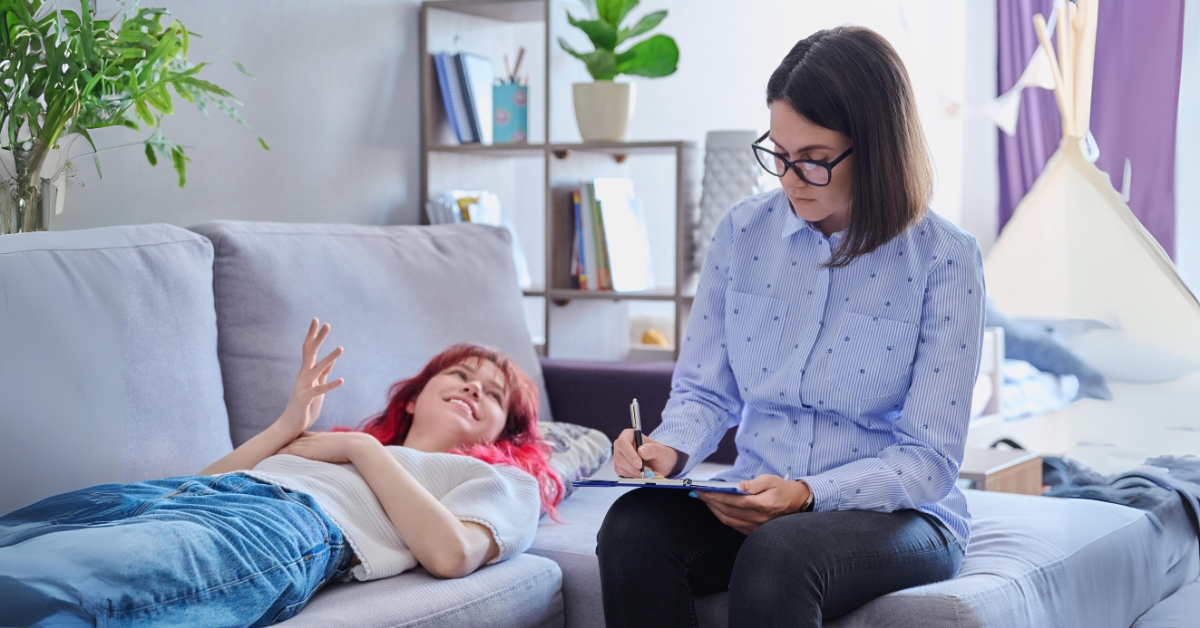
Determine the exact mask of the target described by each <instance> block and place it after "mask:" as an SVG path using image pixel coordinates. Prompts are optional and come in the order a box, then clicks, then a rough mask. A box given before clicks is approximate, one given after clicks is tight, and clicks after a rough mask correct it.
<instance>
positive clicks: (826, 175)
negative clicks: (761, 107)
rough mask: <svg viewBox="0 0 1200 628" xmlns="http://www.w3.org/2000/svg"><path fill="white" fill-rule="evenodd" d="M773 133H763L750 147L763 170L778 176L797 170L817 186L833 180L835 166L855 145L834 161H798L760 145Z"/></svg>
mask: <svg viewBox="0 0 1200 628" xmlns="http://www.w3.org/2000/svg"><path fill="white" fill-rule="evenodd" d="M770 134H771V132H770V131H767V132H766V133H763V134H762V137H760V138H758V139H757V140H755V141H754V143H753V144H751V145H750V148H753V149H754V157H755V158H756V159H758V165H760V166H762V167H763V170H766V171H767V172H769V173H771V174H773V175H775V176H777V177H782V176H783V175H785V174H787V171H788V168H791V169H792V170H793V171H795V173H796V176H798V177H800V179H801V180H802V181H804V182H805V183H807V184H809V185H815V186H817V187H825V186H826V185H829V182H830V181H832V180H833V167H834V166H836V165H838V164H840V163H842V160H843V159H845V158H846V157H848V156H849V155H850V153H852V152H854V147H853V146H851V147H850V148H847V149H846V152H844V153H842V154H841V155H838V157H837V159H834V160H833V161H815V160H812V159H797V160H796V161H788V158H787V157H785V156H783V155H780V154H779V153H776V152H774V151H771V150H767V147H765V146H760V144H761V143H762V141H763V140H765V139H767V136H769V135H770Z"/></svg>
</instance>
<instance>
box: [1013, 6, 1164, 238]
mask: <svg viewBox="0 0 1200 628" xmlns="http://www.w3.org/2000/svg"><path fill="white" fill-rule="evenodd" d="M1099 6H1100V15H1099V18H1098V19H1097V22H1098V25H1097V33H1096V61H1095V70H1094V79H1093V82H1092V115H1091V129H1092V135H1093V136H1094V137H1095V138H1096V144H1097V145H1098V146H1099V147H1100V159H1099V160H1098V161H1097V162H1096V165H1097V166H1098V167H1099V168H1100V169H1101V170H1102V171H1104V172H1106V173H1108V175H1109V178H1110V179H1111V180H1112V182H1113V186H1114V187H1116V188H1118V189H1119V188H1120V187H1121V181H1122V177H1123V176H1124V171H1125V159H1126V158H1128V159H1129V161H1130V165H1131V171H1132V175H1133V176H1132V185H1131V192H1132V194H1131V197H1130V199H1129V207H1130V209H1131V210H1133V213H1134V215H1136V216H1137V217H1138V219H1139V220H1141V221H1142V224H1143V225H1145V226H1146V229H1147V230H1148V231H1149V232H1150V233H1151V234H1152V235H1154V237H1155V238H1156V239H1157V240H1158V242H1159V244H1161V245H1162V247H1163V248H1164V249H1165V250H1166V251H1167V253H1168V254H1170V255H1171V256H1172V257H1174V253H1175V121H1176V114H1177V111H1176V109H1177V108H1178V104H1179V76H1180V69H1181V66H1182V59H1183V0H1155V1H1154V2H1137V1H1135V0H1102V1H1101V2H1100V3H1099ZM1053 7H1054V2H1053V0H998V2H997V10H998V11H999V15H998V18H999V19H998V29H999V32H998V45H999V50H998V51H997V52H998V64H999V66H998V70H999V71H998V73H997V79H998V83H999V85H998V87H999V89H1000V93H1003V92H1005V91H1008V89H1010V88H1011V87H1012V86H1013V84H1014V83H1016V80H1017V78H1019V77H1020V76H1021V72H1022V71H1024V70H1025V66H1026V65H1027V64H1028V63H1029V59H1030V58H1032V56H1033V53H1034V52H1035V51H1036V50H1037V46H1038V43H1037V37H1036V36H1035V35H1034V33H1033V21H1032V18H1033V14H1034V13H1041V14H1042V15H1046V16H1049V15H1050V12H1051V11H1052V10H1053ZM997 132H998V133H1000V159H999V162H1000V228H1001V229H1003V228H1004V225H1005V224H1006V223H1007V222H1008V219H1009V218H1010V217H1012V213H1013V210H1014V209H1016V206H1017V204H1018V203H1020V202H1021V199H1022V198H1024V196H1025V194H1026V192H1028V191H1029V188H1030V187H1032V186H1033V182H1034V181H1035V180H1036V179H1037V177H1038V175H1039V174H1041V172H1042V168H1043V167H1044V166H1045V165H1046V160H1047V159H1049V158H1050V155H1052V154H1053V153H1054V151H1055V149H1057V148H1058V143H1059V140H1060V138H1061V137H1062V123H1061V120H1060V118H1059V114H1058V106H1057V104H1056V103H1055V101H1054V93H1053V92H1051V91H1050V90H1044V89H1040V88H1036V87H1035V88H1029V89H1026V90H1025V91H1024V93H1023V94H1022V96H1021V115H1020V118H1019V119H1018V122H1017V133H1016V135H1015V136H1013V137H1008V136H1007V135H1005V134H1004V133H1003V132H1002V131H997Z"/></svg>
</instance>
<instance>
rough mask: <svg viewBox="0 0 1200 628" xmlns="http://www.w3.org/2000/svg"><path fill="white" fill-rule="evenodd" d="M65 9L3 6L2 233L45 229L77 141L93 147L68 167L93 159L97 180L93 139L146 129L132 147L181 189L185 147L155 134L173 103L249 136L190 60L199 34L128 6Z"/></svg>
mask: <svg viewBox="0 0 1200 628" xmlns="http://www.w3.org/2000/svg"><path fill="white" fill-rule="evenodd" d="M71 4H72V3H71V2H69V0H0V53H2V54H0V157H7V158H8V159H4V160H3V161H5V162H8V161H10V160H11V170H9V168H10V166H9V163H4V164H3V171H0V179H3V180H2V181H0V234H5V233H18V232H23V231H38V230H44V229H46V228H47V212H46V211H45V210H44V209H43V206H42V205H43V197H44V195H43V189H44V188H46V187H47V186H48V185H52V182H53V181H55V180H59V177H60V176H62V174H63V173H64V171H65V169H66V168H68V167H69V164H70V161H69V160H70V158H71V155H69V149H70V146H71V145H72V142H73V140H74V139H76V138H83V139H84V140H85V141H86V142H87V144H88V145H89V146H90V147H91V152H90V153H85V154H84V155H76V156H74V158H76V159H77V158H79V157H81V156H86V155H87V154H91V155H92V157H93V159H94V160H95V163H96V168H97V171H98V172H101V171H100V162H99V160H98V158H97V157H96V153H97V152H98V151H97V149H96V144H95V142H94V141H93V140H92V137H91V135H90V133H89V131H91V130H95V129H101V128H106V127H116V126H123V127H127V128H129V129H131V130H133V131H142V130H143V129H146V130H148V131H149V135H148V136H147V137H145V139H143V140H141V141H140V142H136V144H141V145H142V146H143V147H144V150H145V154H146V159H147V160H148V161H149V162H150V164H151V165H157V163H158V160H159V158H162V159H166V160H170V162H171V165H172V167H173V168H174V170H175V173H176V175H177V177H178V180H179V185H180V187H183V185H184V184H185V183H186V182H187V163H188V161H190V160H189V158H188V157H187V154H186V152H185V147H183V146H181V145H179V144H176V143H174V142H172V141H170V140H168V139H167V138H165V137H164V136H163V133H162V120H163V117H164V116H168V115H172V114H174V112H175V97H178V98H180V99H182V100H183V101H184V102H187V103H190V104H192V105H194V106H196V107H198V108H199V109H200V110H201V111H202V112H204V113H205V114H206V115H207V113H208V110H209V108H210V107H216V108H217V109H219V110H220V111H222V112H224V113H225V114H226V115H228V116H230V117H231V118H233V119H234V120H236V121H237V122H239V123H240V124H242V125H245V126H247V128H249V125H246V122H245V121H244V120H242V118H241V116H239V115H238V113H237V110H236V107H237V106H239V105H241V103H240V102H238V100H237V99H236V98H234V96H233V94H231V93H229V92H228V91H227V90H225V89H224V88H222V87H220V86H218V85H215V84H213V83H211V82H209V81H206V80H204V79H203V78H200V76H199V75H200V73H201V72H202V71H203V69H204V68H205V66H206V65H207V64H206V63H191V62H189V61H188V51H189V48H190V46H191V44H192V40H193V39H196V38H199V35H197V34H196V33H192V32H190V31H188V29H187V28H186V27H185V26H184V25H183V24H182V23H181V22H180V21H179V20H177V19H175V18H174V17H173V16H172V15H171V13H170V12H169V11H168V10H167V9H163V8H151V7H141V6H139V5H138V3H137V1H136V0H135V1H134V2H131V3H128V4H127V3H121V4H120V5H119V6H117V7H116V8H115V9H114V10H112V11H111V12H110V14H108V15H101V14H100V13H99V9H98V7H97V0H79V2H78V3H77V4H75V7H77V8H75V7H71V6H70V5H71ZM64 7H66V8H64ZM233 63H234V65H235V66H237V68H238V69H239V70H241V71H242V72H246V70H245V68H243V67H242V66H241V64H239V63H237V62H236V61H234V62H233ZM247 74H248V73H247ZM172 92H173V93H174V96H172ZM258 141H259V144H260V145H261V146H262V147H263V148H264V149H267V148H268V147H267V144H266V142H264V141H263V139H262V138H261V137H260V138H258ZM4 153H8V154H7V155H5V154H4ZM52 157H53V159H51V158H52ZM48 169H49V171H50V172H49V176H46V175H47V170H48ZM101 176H103V175H102V174H101Z"/></svg>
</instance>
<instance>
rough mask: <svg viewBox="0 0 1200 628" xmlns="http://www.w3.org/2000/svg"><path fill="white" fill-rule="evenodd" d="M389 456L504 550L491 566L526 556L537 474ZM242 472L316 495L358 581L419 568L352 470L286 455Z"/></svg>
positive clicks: (399, 452)
mask: <svg viewBox="0 0 1200 628" xmlns="http://www.w3.org/2000/svg"><path fill="white" fill-rule="evenodd" d="M387 450H388V452H390V453H391V454H392V455H393V456H395V457H396V460H399V461H400V464H401V465H403V466H404V468H405V469H407V470H408V472H409V473H410V474H412V476H413V477H414V478H416V480H417V482H419V483H420V484H421V486H424V487H425V490H427V491H429V492H430V493H431V494H432V495H433V496H434V498H435V499H437V500H438V501H440V502H441V503H442V505H443V506H445V507H446V509H447V510H449V511H450V512H451V513H452V514H453V515H454V516H455V517H457V518H458V519H459V520H460V521H473V522H475V523H478V524H480V525H483V526H484V527H486V528H488V529H489V530H491V532H492V536H493V537H494V538H495V539H496V545H497V546H499V548H500V554H499V555H498V556H497V557H496V558H495V559H494V560H493V561H492V562H493V563H495V562H499V561H502V560H506V559H508V558H510V557H512V556H515V555H517V554H520V553H521V552H524V551H525V550H526V549H528V548H529V546H530V545H531V544H532V543H533V536H534V534H535V533H536V532H537V525H538V517H539V515H540V513H541V511H540V508H541V502H540V499H539V496H538V485H537V480H535V479H534V478H533V476H531V475H529V474H528V473H525V472H524V471H521V470H519V469H517V468H515V467H510V466H507V465H495V466H493V465H490V464H487V463H486V462H483V461H481V460H478V459H475V458H471V457H469V456H460V455H456V454H444V453H426V452H422V451H417V450H415V449H409V448H408V447H387ZM236 473H243V474H245V475H248V476H251V477H254V478H258V479H260V480H263V481H265V482H272V483H275V484H279V485H281V486H283V487H285V488H287V489H290V490H293V491H301V492H304V493H308V494H309V495H312V496H313V497H314V498H315V499H316V501H317V503H318V504H319V505H320V506H321V508H322V509H324V510H325V512H326V513H327V514H328V515H329V518H330V519H333V521H334V523H336V524H337V525H338V527H339V528H341V530H342V534H343V535H344V536H345V537H346V539H347V540H348V541H349V543H350V546H351V547H352V548H353V549H354V554H355V555H356V556H358V559H359V560H360V561H362V564H360V565H357V566H356V567H354V570H353V572H352V574H353V577H354V578H355V579H357V580H378V579H380V578H387V577H390V576H394V575H396V574H398V573H400V572H402V571H406V570H409V569H412V568H413V567H416V566H417V559H416V558H415V557H414V556H413V553H412V551H411V550H409V549H408V545H406V544H405V543H404V539H402V538H400V534H399V533H398V532H396V528H395V527H393V526H392V521H391V520H390V519H388V516H387V513H386V512H384V510H383V505H382V504H380V503H379V500H378V499H377V498H376V497H375V493H374V492H372V491H371V487H370V486H369V485H367V482H366V480H364V479H363V478H362V476H361V475H359V474H358V470H357V469H355V467H354V465H353V464H333V463H328V462H317V461H315V460H309V459H307V458H301V457H299V456H293V455H289V454H281V455H275V456H271V457H270V458H267V459H266V460H263V461H262V462H260V463H259V464H258V465H257V466H256V467H254V469H253V470H251V471H237V472H236ZM489 564H490V563H489Z"/></svg>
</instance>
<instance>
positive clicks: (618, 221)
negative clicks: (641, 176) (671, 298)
mask: <svg viewBox="0 0 1200 628" xmlns="http://www.w3.org/2000/svg"><path fill="white" fill-rule="evenodd" d="M572 200H573V201H574V203H573V204H574V210H575V238H574V242H573V245H572V247H571V279H572V284H573V287H575V288H577V289H579V290H612V291H615V292H643V291H646V290H652V289H653V288H654V287H655V285H654V267H653V266H652V265H651V261H650V240H649V238H648V237H647V236H646V219H645V214H644V213H643V211H642V201H641V199H639V198H637V197H635V196H634V195H633V181H630V180H629V179H620V178H601V179H592V180H591V181H584V182H582V183H581V184H580V186H579V189H578V190H575V191H574V192H573V193H572Z"/></svg>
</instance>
